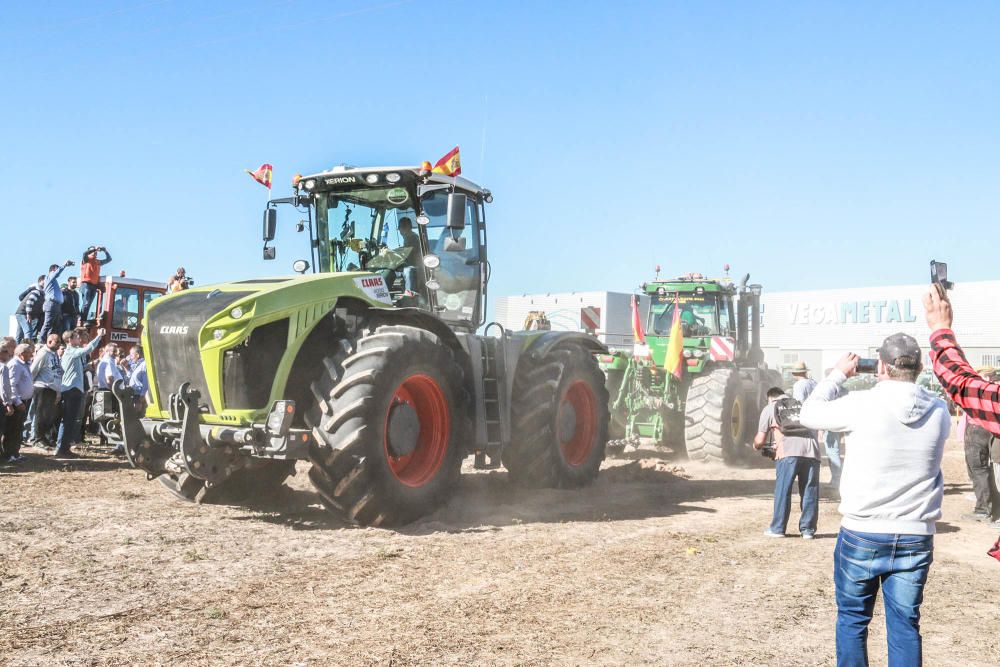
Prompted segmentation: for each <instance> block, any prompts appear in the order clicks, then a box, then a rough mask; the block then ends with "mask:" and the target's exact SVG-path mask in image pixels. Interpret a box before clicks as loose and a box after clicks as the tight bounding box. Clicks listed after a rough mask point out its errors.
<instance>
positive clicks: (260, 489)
mask: <svg viewBox="0 0 1000 667" xmlns="http://www.w3.org/2000/svg"><path fill="white" fill-rule="evenodd" d="M294 474H295V461H277V460H275V461H268V460H263V459H252V460H251V461H249V462H248V463H247V464H246V465H245V466H243V467H242V468H240V469H238V470H236V471H235V472H233V474H232V475H230V476H229V477H228V478H227V479H226V480H225V481H223V482H220V483H218V484H213V485H212V486H208V485H207V484H205V480H203V479H199V478H197V477H194V476H193V475H189V474H188V473H186V472H185V473H181V474H180V475H172V474H170V473H164V474H162V475H160V476H159V477H157V481H159V482H160V484H162V485H163V486H164V487H165V488H166V489H167V490H168V491H170V493H172V494H174V495H175V496H177V497H178V498H180V499H181V500H187V501H189V502H192V503H200V504H206V505H228V504H236V503H243V502H246V501H247V500H249V499H250V498H252V497H260V496H265V495H269V494H273V493H274V492H276V491H277V490H278V489H280V488H281V487H282V486H283V485H284V483H285V480H286V479H288V478H289V477H291V476H292V475H294Z"/></svg>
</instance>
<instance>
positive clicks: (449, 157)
mask: <svg viewBox="0 0 1000 667" xmlns="http://www.w3.org/2000/svg"><path fill="white" fill-rule="evenodd" d="M431 171H432V172H434V173H435V174H444V175H445V176H458V175H459V174H461V173H462V159H461V158H460V157H459V155H458V146H455V147H454V148H452V149H451V150H450V151H448V153H447V154H446V155H445V156H444V157H443V158H441V159H440V160H438V161H437V162H436V163H434V168H433V169H431Z"/></svg>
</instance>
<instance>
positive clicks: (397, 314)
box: [371, 308, 465, 356]
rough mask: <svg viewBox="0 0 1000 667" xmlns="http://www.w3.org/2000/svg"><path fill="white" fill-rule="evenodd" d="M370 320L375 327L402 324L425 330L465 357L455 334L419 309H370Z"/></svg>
mask: <svg viewBox="0 0 1000 667" xmlns="http://www.w3.org/2000/svg"><path fill="white" fill-rule="evenodd" d="M371 318H372V321H373V322H374V323H375V324H376V326H378V325H382V324H402V325H405V326H411V327H417V328H420V329H426V330H427V331H430V332H431V333H432V334H434V335H435V336H437V337H438V338H440V339H441V342H443V343H444V344H445V345H447V346H448V347H450V348H452V349H453V350H454V351H455V352H456V353H461V355H462V356H465V352H464V351H463V348H462V344H461V343H460V342H459V340H458V336H457V335H455V332H454V331H452V330H451V329H450V328H449V327H448V325H447V324H445V323H444V322H443V321H442V320H440V319H438V318H437V317H434V316H433V315H431V314H430V313H428V312H427V311H425V310H420V309H419V308H389V309H381V308H380V309H372V311H371Z"/></svg>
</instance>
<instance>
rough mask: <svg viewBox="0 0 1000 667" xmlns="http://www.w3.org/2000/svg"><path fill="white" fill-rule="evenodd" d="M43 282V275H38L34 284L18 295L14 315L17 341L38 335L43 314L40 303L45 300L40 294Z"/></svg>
mask: <svg viewBox="0 0 1000 667" xmlns="http://www.w3.org/2000/svg"><path fill="white" fill-rule="evenodd" d="M44 284H45V276H44V275H42V276H38V280H36V281H35V284H34V285H30V286H28V289H26V290H24V291H23V292H21V294H19V295H18V297H17V298H18V301H19V303H18V304H17V310H16V311H15V313H14V317H15V318H16V319H17V334H16V336H15V339H16V341H17V342H18V343H23V342H24V341H26V340H30V341H33V340H35V338H36V337H37V336H38V328H39V327H40V326H41V325H42V323H41V321H40V320H41V318H42V317H43V316H44V313H43V311H42V304H43V303H44V302H45V295H44V294H42V285H44Z"/></svg>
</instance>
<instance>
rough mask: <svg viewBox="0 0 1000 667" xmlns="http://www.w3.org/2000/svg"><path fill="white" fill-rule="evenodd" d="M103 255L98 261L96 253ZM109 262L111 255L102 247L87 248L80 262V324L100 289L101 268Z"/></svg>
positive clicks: (88, 313)
mask: <svg viewBox="0 0 1000 667" xmlns="http://www.w3.org/2000/svg"><path fill="white" fill-rule="evenodd" d="M99 252H100V253H104V259H99V258H98V257H97V253H99ZM110 261H111V253H109V252H108V249H107V248H105V247H104V246H102V245H96V246H95V245H92V246H88V247H87V249H86V250H84V251H83V258H82V260H81V261H80V324H83V323H84V321H85V320H86V319H87V317H88V316H89V315H90V304H91V303H93V301H94V297H96V296H97V292H98V291H100V289H101V267H102V266H104V265H105V264H107V263H108V262H110Z"/></svg>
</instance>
